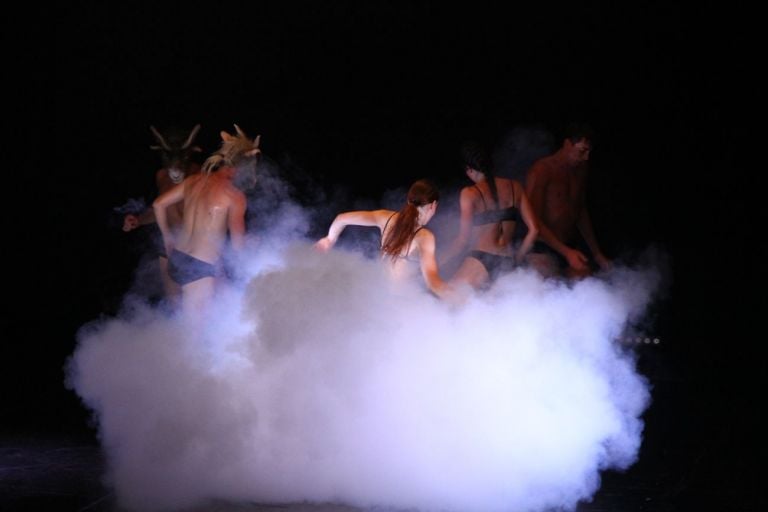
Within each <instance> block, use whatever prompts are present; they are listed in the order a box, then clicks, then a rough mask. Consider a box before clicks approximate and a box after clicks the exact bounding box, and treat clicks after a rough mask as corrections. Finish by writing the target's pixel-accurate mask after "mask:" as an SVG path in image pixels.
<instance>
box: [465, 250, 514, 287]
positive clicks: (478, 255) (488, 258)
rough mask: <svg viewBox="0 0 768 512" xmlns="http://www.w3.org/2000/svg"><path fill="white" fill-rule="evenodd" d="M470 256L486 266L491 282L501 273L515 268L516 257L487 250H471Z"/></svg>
mask: <svg viewBox="0 0 768 512" xmlns="http://www.w3.org/2000/svg"><path fill="white" fill-rule="evenodd" d="M468 256H469V257H470V258H475V259H476V260H477V261H479V262H480V263H481V264H482V265H483V266H484V267H485V271H486V272H488V278H489V279H490V281H491V282H493V281H495V280H496V278H498V277H499V275H501V274H503V273H506V272H511V271H512V270H514V269H515V259H514V258H513V257H511V256H503V255H501V254H493V253H490V252H485V251H469V255H468Z"/></svg>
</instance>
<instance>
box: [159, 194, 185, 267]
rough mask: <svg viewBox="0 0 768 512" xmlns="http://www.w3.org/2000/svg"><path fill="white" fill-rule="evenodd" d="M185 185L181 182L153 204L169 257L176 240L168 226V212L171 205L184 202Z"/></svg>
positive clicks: (161, 195)
mask: <svg viewBox="0 0 768 512" xmlns="http://www.w3.org/2000/svg"><path fill="white" fill-rule="evenodd" d="M184 185H185V182H181V183H179V184H178V185H176V186H174V187H172V188H170V189H169V190H167V191H166V192H164V193H163V194H160V196H158V198H157V199H155V201H154V202H153V203H152V210H153V211H154V213H155V220H156V221H157V226H158V227H159V228H160V232H161V233H162V235H163V244H164V245H165V250H166V254H168V255H169V256H170V254H171V252H172V251H173V245H174V240H173V234H172V233H171V228H170V226H169V225H168V214H167V212H166V210H167V208H168V207H169V206H170V205H172V204H176V203H178V202H179V201H183V200H184Z"/></svg>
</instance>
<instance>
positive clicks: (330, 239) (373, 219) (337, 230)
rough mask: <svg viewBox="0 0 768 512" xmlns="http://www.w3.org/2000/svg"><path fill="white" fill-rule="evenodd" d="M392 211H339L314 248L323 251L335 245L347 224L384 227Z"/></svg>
mask: <svg viewBox="0 0 768 512" xmlns="http://www.w3.org/2000/svg"><path fill="white" fill-rule="evenodd" d="M393 213H394V212H392V211H390V210H359V211H353V212H346V213H340V214H338V215H337V216H336V218H335V219H333V222H332V223H331V227H330V228H328V235H326V236H325V237H323V238H321V239H320V240H318V241H317V242H316V243H315V248H316V249H319V250H321V251H323V252H325V251H327V250H329V249H330V248H331V247H333V246H334V245H336V241H337V240H338V239H339V236H340V235H341V233H342V232H343V231H344V228H346V227H347V226H367V227H373V226H376V227H378V228H379V229H384V224H385V223H386V221H387V219H388V218H389V217H390V216H391V215H392V214H393Z"/></svg>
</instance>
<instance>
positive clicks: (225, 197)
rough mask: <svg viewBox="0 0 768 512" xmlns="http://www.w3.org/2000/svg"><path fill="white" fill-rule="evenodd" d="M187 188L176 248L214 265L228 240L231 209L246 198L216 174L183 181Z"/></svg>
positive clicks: (197, 176)
mask: <svg viewBox="0 0 768 512" xmlns="http://www.w3.org/2000/svg"><path fill="white" fill-rule="evenodd" d="M184 187H185V189H184V201H183V212H184V213H185V215H184V216H183V219H182V229H181V231H180V233H179V234H178V238H177V244H176V248H177V249H178V250H180V251H182V252H185V253H187V254H189V255H190V256H193V257H195V258H197V259H200V260H203V261H207V262H208V263H215V262H216V261H217V260H218V259H219V255H220V253H221V248H222V246H223V245H224V242H225V241H226V239H227V225H228V224H227V223H228V216H229V209H230V208H231V207H232V206H233V204H234V203H235V202H236V201H237V200H240V201H244V195H243V193H242V192H241V191H239V190H238V189H237V188H235V186H234V185H232V182H231V181H230V180H228V179H226V178H224V177H222V176H220V175H218V174H217V173H213V174H210V175H203V174H196V175H194V176H192V177H190V178H187V179H186V180H185V181H184ZM179 204H182V203H179Z"/></svg>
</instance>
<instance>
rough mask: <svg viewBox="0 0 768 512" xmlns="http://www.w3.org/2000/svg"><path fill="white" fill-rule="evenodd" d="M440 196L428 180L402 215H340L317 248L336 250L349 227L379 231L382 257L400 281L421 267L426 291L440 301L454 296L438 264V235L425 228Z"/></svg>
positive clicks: (410, 193) (409, 197)
mask: <svg viewBox="0 0 768 512" xmlns="http://www.w3.org/2000/svg"><path fill="white" fill-rule="evenodd" d="M438 198H439V192H438V190H437V188H436V187H435V186H434V184H433V183H432V182H430V181H428V180H418V181H416V182H415V183H414V184H413V185H411V188H410V189H409V190H408V195H407V198H406V203H405V205H404V206H403V207H402V208H401V209H400V211H397V212H395V211H392V210H363V211H351V212H346V213H340V214H339V215H337V216H336V218H335V219H334V220H333V223H332V224H331V227H330V228H329V229H328V235H327V236H326V237H324V238H321V239H320V240H318V241H317V242H316V244H315V247H316V248H317V249H319V250H321V251H323V252H325V251H328V250H329V249H330V248H331V247H333V246H334V244H335V243H336V241H337V240H338V238H339V235H341V233H342V231H344V228H345V227H347V226H370V227H377V228H379V231H380V232H381V245H380V249H381V256H382V259H384V260H385V261H387V263H389V264H390V269H391V270H392V272H393V274H394V275H395V276H396V277H397V278H402V277H403V276H404V275H406V274H408V273H409V269H411V268H413V267H414V265H415V264H418V266H419V268H420V269H421V275H422V277H423V278H424V282H425V284H426V285H427V288H428V289H429V290H430V291H431V292H432V293H434V294H435V295H436V296H437V297H439V298H447V297H448V296H449V295H450V294H451V289H450V287H449V286H448V284H447V283H446V282H445V281H443V279H442V278H441V277H440V272H439V269H438V266H437V261H436V260H435V235H434V234H433V233H432V231H430V230H429V229H427V228H426V227H425V225H426V224H427V223H428V222H429V221H430V219H432V216H433V215H434V214H435V211H436V210H437V203H438Z"/></svg>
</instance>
